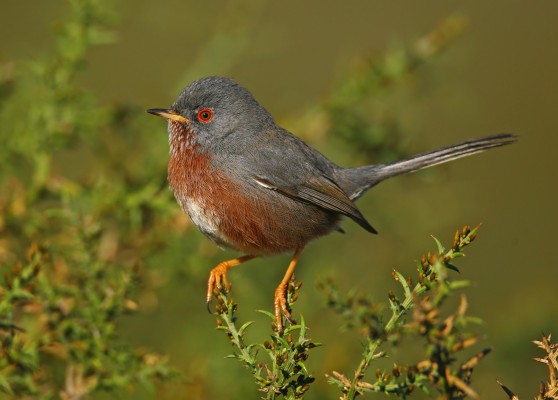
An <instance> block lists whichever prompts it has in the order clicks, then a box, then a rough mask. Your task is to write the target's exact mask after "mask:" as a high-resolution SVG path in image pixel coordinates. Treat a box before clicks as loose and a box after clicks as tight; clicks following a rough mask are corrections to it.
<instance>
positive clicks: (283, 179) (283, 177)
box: [237, 129, 377, 233]
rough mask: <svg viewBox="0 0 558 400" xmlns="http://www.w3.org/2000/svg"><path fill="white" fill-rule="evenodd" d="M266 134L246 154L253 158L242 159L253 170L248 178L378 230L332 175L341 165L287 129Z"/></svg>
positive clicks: (267, 187) (364, 226) (370, 230)
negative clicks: (337, 164)
mask: <svg viewBox="0 0 558 400" xmlns="http://www.w3.org/2000/svg"><path fill="white" fill-rule="evenodd" d="M262 135H265V137H261V136H260V137H259V138H258V139H259V140H257V142H255V143H254V144H253V145H252V146H250V148H247V149H246V152H244V154H243V157H245V158H247V159H249V160H250V162H247V163H241V164H242V165H250V170H246V171H244V175H245V176H246V177H247V178H248V179H252V180H253V181H254V182H256V183H257V184H258V185H259V186H261V187H262V188H265V189H267V190H272V191H275V192H277V193H279V194H281V195H284V196H287V197H289V198H291V199H293V200H295V201H299V202H302V203H307V204H313V205H315V206H317V207H320V208H322V209H324V210H327V211H330V212H334V213H338V214H341V215H345V216H347V217H349V218H351V219H353V220H354V221H355V222H356V223H357V224H359V225H360V226H362V227H363V228H364V229H366V230H367V231H368V232H371V233H377V231H376V230H375V229H374V228H373V227H372V226H371V225H370V224H369V223H368V221H366V219H365V218H364V216H363V215H362V214H361V212H360V211H359V210H358V208H357V207H356V206H355V204H354V203H353V201H352V200H351V199H350V198H349V196H348V195H347V194H346V193H345V192H344V191H343V189H341V188H340V187H339V185H338V184H337V183H336V182H335V181H334V180H333V178H332V177H331V176H333V175H334V170H336V169H338V167H337V166H336V165H335V164H333V163H332V162H331V161H329V160H328V159H327V158H326V157H325V156H323V155H322V154H321V153H320V152H318V151H317V150H315V149H314V148H312V147H310V146H309V145H307V144H306V143H305V142H303V141H302V140H300V139H299V138H297V137H296V136H294V135H292V134H290V133H289V132H287V131H285V130H282V129H281V130H279V131H273V132H263V133H262ZM237 165H238V164H237ZM237 172H239V171H237Z"/></svg>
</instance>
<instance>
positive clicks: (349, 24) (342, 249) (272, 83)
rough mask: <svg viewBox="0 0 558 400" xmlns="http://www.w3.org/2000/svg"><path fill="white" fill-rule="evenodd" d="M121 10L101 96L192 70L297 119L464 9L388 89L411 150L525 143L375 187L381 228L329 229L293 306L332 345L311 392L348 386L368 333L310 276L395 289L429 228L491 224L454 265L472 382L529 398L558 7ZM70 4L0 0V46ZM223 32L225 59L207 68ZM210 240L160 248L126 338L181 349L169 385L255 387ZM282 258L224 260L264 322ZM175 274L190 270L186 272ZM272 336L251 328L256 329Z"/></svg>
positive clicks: (169, 80) (97, 56)
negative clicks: (501, 136)
mask: <svg viewBox="0 0 558 400" xmlns="http://www.w3.org/2000/svg"><path fill="white" fill-rule="evenodd" d="M114 9H115V10H116V13H115V14H116V15H117V18H118V19H117V21H116V23H115V29H114V30H115V32H116V34H117V40H116V41H115V42H114V43H113V44H110V45H106V46H102V47H97V48H95V49H94V50H93V51H92V52H91V55H90V58H89V64H88V68H87V70H86V71H85V72H84V74H83V75H82V78H81V81H82V84H83V86H84V87H86V88H89V89H91V90H92V91H93V92H94V93H95V94H96V95H97V96H98V97H99V98H100V99H101V100H102V101H103V102H109V103H110V102H115V103H132V104H135V105H138V106H139V107H141V108H144V109H147V108H151V107H166V106H168V105H170V104H171V103H172V101H173V100H174V98H175V97H176V95H177V94H178V93H179V91H180V89H181V88H182V87H183V86H185V85H186V84H187V83H188V82H189V81H191V80H192V79H195V78H197V77H201V76H205V75H211V74H223V75H228V76H231V77H233V78H234V79H235V80H237V81H238V82H240V83H241V84H243V85H244V86H246V87H247V88H249V89H250V90H251V91H252V92H253V93H254V95H255V96H256V98H257V99H258V100H259V101H260V102H261V103H263V104H264V105H265V106H266V107H267V108H268V109H269V110H270V111H271V112H272V114H273V115H274V116H275V117H276V119H277V121H278V122H279V123H280V124H281V125H283V126H284V127H286V128H289V129H293V130H294V129H295V128H296V127H297V126H300V124H297V122H296V121H297V118H300V117H301V116H303V115H304V114H305V112H306V111H307V110H308V109H310V108H311V107H312V106H313V105H314V104H316V103H317V102H319V101H320V100H322V99H324V98H325V97H326V96H327V95H328V93H329V91H330V90H331V89H332V88H333V87H334V85H335V83H337V82H340V81H341V80H342V79H343V77H344V76H346V75H348V74H350V73H351V71H354V68H355V67H356V66H357V65H358V61H357V60H359V58H360V57H362V55H363V54H367V55H368V56H370V57H381V56H382V55H383V54H384V53H386V52H387V51H389V50H390V49H392V48H394V47H396V46H398V45H404V44H406V43H412V42H413V41H414V40H415V39H416V38H418V37H419V36H421V35H423V34H424V33H426V32H428V31H429V30H430V29H432V28H433V27H434V26H435V25H436V24H437V23H438V22H440V21H441V20H442V19H443V18H445V17H447V16H449V15H451V14H454V13H459V14H461V15H464V16H466V17H467V18H468V19H469V21H470V26H469V29H468V31H467V32H466V33H465V34H464V35H463V36H462V37H461V38H459V39H458V40H457V41H456V42H455V43H453V44H452V45H451V46H450V48H449V49H448V50H447V51H446V52H445V53H444V54H443V55H441V56H440V57H437V58H436V60H435V61H433V62H431V63H430V64H429V65H428V66H427V67H424V68H421V69H420V70H419V72H418V73H417V74H416V75H413V76H412V77H409V78H408V79H405V80H403V81H402V82H400V83H399V84H398V87H396V88H394V93H395V95H394V96H393V97H392V98H390V101H391V102H392V103H393V104H394V108H395V109H396V111H397V118H398V121H399V123H400V125H401V129H402V131H403V135H402V136H403V137H404V141H405V143H404V146H405V149H406V150H407V151H409V152H420V151H424V150H429V149H431V148H435V147H438V146H442V145H447V144H451V143H453V142H457V141H460V140H464V139H468V138H472V137H478V136H482V135H486V134H491V133H498V132H515V133H517V134H518V135H519V136H520V141H519V143H518V144H516V145H514V146H511V147H508V148H505V149H498V150H494V151H490V152H489V153H484V154H481V155H475V156H474V157H471V158H467V159H465V160H460V161H457V162H455V163H451V164H450V165H444V166H441V167H436V170H435V171H433V172H420V173H417V174H412V175H409V176H405V177H400V178H396V179H394V180H391V181H389V182H386V183H383V184H381V185H380V186H378V187H377V188H374V189H373V190H372V191H371V192H370V193H368V194H367V195H366V196H364V197H363V198H362V199H361V200H360V201H359V206H360V208H361V210H362V212H363V214H364V215H365V216H366V217H367V219H368V220H369V221H370V222H371V223H372V225H373V226H374V227H376V228H377V229H378V231H379V232H380V235H378V236H377V237H374V236H371V235H369V234H368V233H366V232H364V231H363V230H362V229H360V228H359V227H358V226H356V224H354V223H352V222H350V221H345V222H344V224H343V227H344V228H345V230H346V231H347V234H346V235H339V234H332V235H330V236H329V237H327V238H323V239H321V240H319V241H317V242H315V243H313V244H312V245H310V246H309V247H308V249H307V250H306V251H305V252H304V253H303V256H302V259H301V261H300V264H299V267H298V270H297V278H299V279H300V280H302V281H303V282H304V286H303V289H302V292H301V296H300V300H299V301H298V303H297V305H296V308H295V314H297V315H298V314H299V313H303V314H304V315H305V317H306V320H307V324H308V325H309V326H310V328H311V335H312V337H313V338H314V339H315V340H317V341H319V342H322V343H324V344H325V346H324V347H322V348H318V349H316V350H313V358H312V357H311V358H310V360H309V362H308V365H309V367H310V368H311V369H312V370H313V371H314V373H315V375H316V376H317V379H318V382H317V383H316V384H315V387H314V388H313V389H312V390H311V391H310V392H309V394H308V396H307V398H309V399H318V398H320V399H321V398H324V399H325V398H328V399H333V398H337V396H338V395H337V391H336V390H335V389H334V388H333V387H329V386H328V385H327V384H326V383H325V378H324V377H323V374H324V373H326V372H329V371H331V370H332V369H339V370H341V371H344V372H347V373H350V372H349V371H351V370H352V369H353V368H354V366H355V364H356V362H357V360H358V356H359V354H360V338H359V337H358V335H356V334H355V333H343V332H341V331H340V330H339V329H338V328H337V327H338V325H339V319H338V318H337V317H336V316H335V315H333V313H331V312H329V311H327V310H326V309H325V307H324V301H323V299H322V297H321V295H320V294H319V292H318V290H317V289H316V288H315V284H314V283H315V282H316V281H317V280H318V279H319V278H323V277H326V276H332V277H334V278H335V279H336V281H337V282H339V284H340V285H341V286H342V287H343V288H346V289H348V288H353V287H354V288H356V289H358V290H359V291H365V292H369V293H371V294H372V295H373V297H374V298H376V299H378V300H383V299H384V298H385V294H386V292H387V290H388V288H389V287H393V282H392V281H391V278H390V273H389V272H390V271H391V268H393V267H397V268H399V269H401V270H402V271H403V272H405V273H411V271H412V269H413V266H414V260H415V259H417V258H418V257H419V256H420V254H421V253H422V252H423V251H424V250H425V249H429V248H430V249H434V243H433V241H432V240H431V239H430V238H429V235H431V234H432V235H435V236H436V237H438V238H440V239H441V240H442V241H443V242H444V243H448V241H449V240H450V239H451V238H452V235H453V231H454V230H455V228H457V227H460V226H462V225H463V224H471V225H475V224H477V223H479V222H482V223H483V227H482V229H481V231H480V236H479V239H478V242H477V243H475V245H474V246H473V247H471V248H470V249H469V251H468V257H467V258H466V259H463V260H461V261H460V263H459V265H460V267H461V271H462V272H461V274H462V276H463V278H465V279H471V280H472V281H473V282H474V285H473V287H472V288H471V289H469V290H467V294H468V296H469V302H470V312H471V313H472V314H473V315H477V316H479V317H481V318H482V319H483V320H484V325H483V326H481V327H480V328H476V329H478V330H479V332H481V334H482V341H481V342H482V344H481V346H483V347H484V346H493V347H494V352H493V353H492V354H491V355H490V356H489V357H488V358H487V359H486V360H483V362H482V364H481V365H479V367H477V369H476V371H475V376H474V381H473V387H474V388H475V389H476V390H477V391H478V393H479V394H480V396H481V398H484V399H496V398H505V395H504V394H503V392H501V389H500V388H499V387H498V386H497V385H496V383H495V381H496V379H499V380H501V381H503V382H505V383H507V384H508V386H510V387H511V388H512V389H514V391H515V392H516V393H517V394H518V395H519V396H520V397H523V398H529V397H531V396H533V395H534V393H535V391H536V388H537V386H538V383H539V381H540V380H541V379H543V378H544V377H545V376H546V369H545V368H544V367H543V366H542V365H540V364H538V363H536V362H534V361H532V360H531V358H532V357H535V356H537V355H539V353H538V352H537V350H536V348H535V346H533V345H532V344H531V343H530V340H533V339H537V338H539V337H540V335H541V333H542V332H545V333H548V332H554V334H555V335H558V301H557V300H558V290H557V282H558V267H557V266H558V261H557V260H556V257H555V246H556V240H557V236H556V226H557V223H558V213H557V211H556V202H557V200H556V195H557V189H556V185H557V183H558V182H557V181H558V179H557V172H558V171H557V167H558V161H557V157H556V149H557V147H558V134H557V132H556V122H557V119H558V118H557V117H558V77H557V71H558V25H557V21H558V3H556V2H555V1H551V0H547V1H538V2H522V1H517V0H516V1H504V0H494V1H490V2H487V1H481V0H476V1H469V2H458V1H422V2H418V1H416V2H393V1H386V0H382V1H366V0H359V1H344V2H343V1H306V2H300V1H281V2H272V1H246V0H244V1H238V2H232V1H231V2H226V1H212V2H193V1H160V2H137V1H131V0H126V1H125V0H122V1H119V2H115V3H114ZM64 12H65V3H64V2H62V1H38V0H35V1H16V0H2V2H1V12H0V58H2V59H24V58H33V57H36V56H38V55H40V54H44V53H47V52H48V51H49V48H50V47H51V46H52V40H51V39H52V31H53V28H54V29H55V28H56V21H61V20H62V19H63V17H64ZM216 38H217V39H216ZM215 40H218V41H220V42H219V43H221V44H220V46H223V57H222V59H221V60H220V61H219V62H213V63H210V64H204V62H205V61H204V60H205V58H204V54H205V53H204V52H205V51H207V49H209V48H212V46H214V45H215V43H214V41H215ZM228 52H230V54H229V53H228ZM409 93H410V94H409ZM29 107H33V104H30V105H29ZM14 118H17V116H14ZM145 124H146V125H148V124H151V126H152V127H153V135H156V136H157V137H159V138H160V140H158V141H157V142H156V146H157V147H156V148H154V149H153V151H154V152H158V153H160V154H161V159H160V164H161V165H160V167H161V168H160V170H161V171H164V165H165V163H166V158H165V157H166V156H165V153H166V151H167V150H166V148H167V142H166V141H167V138H166V134H165V127H166V125H165V124H164V122H163V121H159V120H155V119H154V118H153V117H152V116H150V115H148V114H146V115H145ZM0 129H2V128H1V127H0ZM294 133H295V134H297V135H299V136H302V137H304V138H305V139H306V140H307V141H309V142H310V143H311V144H313V145H314V146H316V147H317V148H319V149H320V150H321V151H323V152H324V153H325V154H327V155H328V156H329V157H330V158H331V159H332V160H333V161H335V162H338V163H340V164H342V165H351V164H354V163H356V159H355V158H354V157H352V156H351V154H346V153H344V152H341V151H340V149H343V146H340V145H339V143H337V142H335V141H333V140H331V141H330V140H329V138H327V137H321V136H316V137H314V136H311V135H308V134H306V133H305V132H299V131H295V132H294ZM130 151H133V149H130ZM140 156H141V155H140ZM78 164H79V160H72V159H71V158H70V159H69V160H68V166H67V167H68V169H72V168H77V167H78V166H79V167H80V168H86V166H84V165H78ZM177 207H178V206H177ZM184 218H185V217H184ZM185 221H186V219H185ZM185 223H186V222H185ZM196 235H197V233H196ZM188 236H189V237H190V236H192V235H188ZM184 240H185V241H186V240H187V239H186V238H185V239H184ZM201 243H202V245H201V248H200V249H198V250H200V251H202V252H203V254H204V257H203V258H202V260H203V261H202V262H201V263H200V262H199V261H197V262H196V263H195V264H194V265H192V263H191V259H192V258H191V257H189V253H188V252H189V250H187V249H188V248H189V247H188V246H187V245H186V244H185V245H184V248H183V249H184V250H183V251H181V246H180V245H179V244H174V245H175V247H176V250H177V251H176V253H175V254H174V256H173V257H172V258H170V259H169V258H168V257H166V258H162V257H159V256H158V254H156V253H154V254H153V255H152V257H150V259H148V260H146V266H147V268H148V269H149V271H150V276H149V279H151V286H152V288H154V289H153V290H150V291H144V292H142V293H140V313H138V314H137V315H135V316H133V317H131V318H130V319H129V320H127V321H125V324H124V325H123V326H122V334H123V336H124V337H126V338H127V339H129V341H130V342H131V343H134V344H136V345H139V346H145V347H148V348H152V349H155V350H158V351H160V352H162V353H167V354H170V357H171V363H172V364H173V365H175V366H177V367H178V368H180V369H181V370H182V371H183V374H184V378H183V379H182V380H181V381H179V382H175V383H172V384H166V385H163V386H161V387H160V388H159V389H160V391H159V392H158V395H157V398H169V399H170V398H184V399H189V398H257V393H256V392H255V386H254V385H253V383H252V382H251V378H250V376H249V375H248V374H247V373H244V372H245V371H244V370H243V369H242V367H241V366H240V365H239V364H238V363H237V362H235V361H233V360H229V359H224V356H225V355H226V354H228V353H229V352H230V351H231V347H230V345H229V343H228V342H227V341H226V340H225V338H224V337H223V335H222V334H221V333H220V332H217V331H215V329H214V318H213V317H211V316H209V315H208V314H207V312H206V311H205V302H204V296H205V287H204V286H205V282H206V278H207V273H208V272H209V270H210V268H211V267H212V266H213V265H214V264H216V263H217V262H218V261H219V260H223V259H225V258H227V257H232V256H233V255H234V254H235V253H233V252H229V251H227V252H221V251H220V250H218V249H216V248H214V246H213V245H212V244H211V243H209V242H208V241H205V240H204V241H202V242H201ZM196 260H198V259H196ZM287 263H288V256H280V257H272V258H267V259H259V260H254V261H252V262H250V263H249V264H246V265H243V266H241V267H239V268H238V269H235V270H233V271H232V272H231V273H230V275H229V277H230V279H231V280H232V282H233V284H234V288H233V291H234V295H235V300H236V301H237V302H238V303H239V305H240V311H239V317H240V318H242V319H244V320H248V319H255V320H256V321H258V322H260V323H265V324H267V322H265V318H264V317H262V316H260V315H258V314H256V313H255V312H254V310H255V309H261V308H264V309H269V308H270V305H271V299H272V293H273V289H274V288H275V286H276V284H277V283H278V281H279V279H280V278H281V276H282V274H283V272H284V269H285V267H286V264H287ZM181 269H182V270H185V269H187V270H188V271H189V273H188V274H184V275H180V274H177V273H176V271H180V270H181ZM181 276H185V277H187V279H186V278H181ZM264 334H265V333H264V332H262V331H260V332H256V333H254V335H255V336H254V339H255V340H259V339H261V338H262V337H263V335H264ZM258 335H259V336H258ZM404 356H405V355H402V357H404ZM394 361H396V360H394ZM143 395H145V396H146V398H149V396H150V395H149V394H147V393H145V394H144V393H142V396H143ZM244 396H252V397H244ZM376 396H378V397H381V396H383V395H379V394H378V395H376ZM369 397H373V396H372V395H369Z"/></svg>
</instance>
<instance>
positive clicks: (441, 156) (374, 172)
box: [338, 133, 517, 200]
mask: <svg viewBox="0 0 558 400" xmlns="http://www.w3.org/2000/svg"><path fill="white" fill-rule="evenodd" d="M516 140H517V136H515V135H513V134H510V133H502V134H498V135H491V136H486V137H483V138H480V139H473V140H467V141H465V142H461V143H456V144H454V145H451V146H446V147H442V148H440V149H437V150H432V151H427V152H424V153H420V154H417V155H415V156H412V157H410V158H406V159H404V160H400V161H395V162H393V163H388V164H376V165H367V166H363V167H357V168H346V169H342V170H340V171H339V182H338V183H339V185H340V186H341V187H342V188H343V189H344V190H345V192H346V193H347V194H348V195H349V197H350V198H351V199H352V200H355V199H357V198H359V197H360V196H361V195H362V194H364V192H365V191H366V190H368V189H370V188H371V187H372V186H375V185H377V184H378V183H380V182H381V181H383V180H385V179H388V178H391V177H392V176H397V175H401V174H405V173H407V172H414V171H418V170H420V169H423V168H427V167H431V166H433V165H438V164H442V163H446V162H448V161H452V160H457V159H458V158H462V157H467V156H470V155H472V154H476V153H480V152H482V151H485V150H488V149H491V148H494V147H500V146H505V145H508V144H511V143H514V142H515V141H516Z"/></svg>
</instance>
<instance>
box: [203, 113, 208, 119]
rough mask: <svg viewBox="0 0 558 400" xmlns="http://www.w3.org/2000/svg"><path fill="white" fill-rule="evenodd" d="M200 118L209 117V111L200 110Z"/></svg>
mask: <svg viewBox="0 0 558 400" xmlns="http://www.w3.org/2000/svg"><path fill="white" fill-rule="evenodd" d="M202 119H209V112H208V111H204V112H202Z"/></svg>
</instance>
